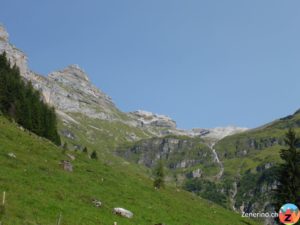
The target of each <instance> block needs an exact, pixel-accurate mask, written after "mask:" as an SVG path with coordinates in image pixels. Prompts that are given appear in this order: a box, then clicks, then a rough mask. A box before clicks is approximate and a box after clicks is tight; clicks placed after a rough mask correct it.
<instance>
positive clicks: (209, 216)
mask: <svg viewBox="0 0 300 225" xmlns="http://www.w3.org/2000/svg"><path fill="white" fill-rule="evenodd" d="M0 126H1V128H0V164H1V170H0V179H1V182H0V191H6V193H7V199H6V211H5V215H4V218H3V224H5V225H6V224H7V225H19V224H20V225H24V224H28V225H34V224H43V225H47V224H54V223H55V222H56V220H57V217H58V215H59V213H62V223H61V224H62V225H67V224H72V225H77V224H78V225H82V224H84V225H89V224H90V225H92V224H113V222H114V221H117V222H118V224H122V225H123V224H139V225H144V224H145V225H146V224H149V225H150V224H156V223H164V224H172V225H176V224H178V225H182V224H201V225H206V224H207V225H212V224H224V225H226V224H228V225H232V224H237V225H240V224H254V222H252V221H248V220H245V219H242V218H241V217H240V215H238V214H235V213H233V212H230V211H227V210H225V209H223V208H221V207H219V206H216V205H214V204H212V203H209V202H207V201H205V200H202V199H200V198H198V197H196V196H193V195H192V194H189V193H187V192H184V191H179V190H178V191H176V189H174V188H171V187H170V188H169V187H168V188H166V189H165V190H160V191H157V190H155V189H153V187H152V181H151V180H149V179H148V178H147V177H146V176H145V175H144V174H143V173H142V172H141V170H140V169H139V168H138V167H136V166H134V165H131V164H129V163H127V162H125V161H123V160H121V159H119V158H117V157H113V156H112V157H110V158H100V159H99V160H98V161H96V160H91V159H89V157H88V156H87V155H86V154H85V153H81V152H75V151H72V152H67V153H69V154H72V155H73V156H75V157H76V159H75V160H74V161H72V164H73V168H74V171H73V172H67V171H64V170H63V169H62V168H61V167H60V166H59V163H60V161H61V160H63V159H68V157H67V156H66V154H64V153H63V151H62V149H60V148H57V147H56V146H55V145H53V144H52V143H50V142H49V141H47V140H45V139H43V138H40V137H37V136H35V135H34V134H32V133H29V132H28V131H23V130H22V129H21V128H19V127H18V126H16V125H15V124H12V123H11V122H9V121H8V120H6V119H4V118H3V117H0ZM9 153H13V154H14V155H15V156H16V158H14V157H9V156H8V154H9ZM69 160H70V159H69ZM92 199H97V200H100V201H101V202H102V204H103V206H102V207H101V208H96V207H95V206H94V205H93V203H92ZM114 207H124V208H126V209H129V210H131V211H132V212H133V213H134V217H133V218H132V219H123V218H121V217H119V216H116V215H113V214H112V209H113V208H114ZM187 209H188V210H187Z"/></svg>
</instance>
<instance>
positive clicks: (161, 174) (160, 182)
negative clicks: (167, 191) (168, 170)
mask: <svg viewBox="0 0 300 225" xmlns="http://www.w3.org/2000/svg"><path fill="white" fill-rule="evenodd" d="M153 174H154V182H153V186H154V187H155V188H157V189H160V188H163V187H164V186H165V171H164V165H163V162H162V161H161V160H160V161H159V162H158V163H157V165H156V167H155V168H154V171H153Z"/></svg>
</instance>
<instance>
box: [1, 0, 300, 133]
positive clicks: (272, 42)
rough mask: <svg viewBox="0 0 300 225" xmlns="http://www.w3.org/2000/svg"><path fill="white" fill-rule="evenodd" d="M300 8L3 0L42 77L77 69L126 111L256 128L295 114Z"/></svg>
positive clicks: (212, 0) (267, 2) (188, 123)
mask: <svg viewBox="0 0 300 225" xmlns="http://www.w3.org/2000/svg"><path fill="white" fill-rule="evenodd" d="M299 8H300V2H299V1H282V0H264V1H261V0H251V1H243V0H234V1H233V0H227V1H224V0H218V1H217V0H209V1H204V0H203V1H202V0H188V1H184V0H181V1H178V0H151V1H149V0H148V1H146V0H105V1H102V0H84V1H83V0H81V1H79V0H72V1H71V0H64V1H62V0H51V1H40V0H26V1H17V0H2V1H1V13H0V22H2V23H3V24H4V25H5V26H6V27H7V29H8V31H9V33H10V40H11V42H12V43H14V44H15V45H16V46H17V47H19V48H20V49H22V50H24V51H25V52H26V53H27V55H28V57H29V59H30V61H29V64H30V67H31V68H32V69H33V70H34V71H36V72H39V73H41V74H47V73H49V72H51V71H54V70H57V69H61V68H64V67H66V66H67V65H69V64H79V65H80V66H81V67H82V68H83V69H84V70H85V71H86V72H87V73H88V74H89V76H90V78H91V80H92V81H93V82H94V84H95V85H96V86H97V87H99V88H100V89H102V90H103V91H104V92H106V93H107V94H108V95H110V96H111V97H112V98H113V100H114V102H115V103H116V105H117V106H118V107H119V108H120V109H121V110H123V111H133V110H136V109H144V110H148V111H153V112H156V113H160V114H166V115H169V116H171V117H172V118H174V119H175V120H176V121H177V123H178V126H179V127H181V128H191V127H216V126H226V125H238V126H246V127H256V126H259V125H262V124H264V123H266V122H270V121H272V120H273V119H276V118H279V117H282V116H285V115H287V114H291V113H293V112H294V111H295V110H297V109H298V108H300V98H299V96H300V88H299V86H300V85H299V84H300V73H299V72H300V63H299V62H300V29H299V23H300V13H299Z"/></svg>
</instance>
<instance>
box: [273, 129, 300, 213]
mask: <svg viewBox="0 0 300 225" xmlns="http://www.w3.org/2000/svg"><path fill="white" fill-rule="evenodd" d="M285 143H286V145H287V146H288V149H282V150H281V151H280V157H281V159H282V160H283V163H282V164H281V165H280V167H279V170H278V171H279V172H278V177H277V180H278V183H279V185H278V187H277V189H276V193H275V201H276V203H275V207H276V208H278V209H279V208H280V207H281V206H282V205H283V204H285V203H294V204H297V205H298V206H300V150H299V149H298V148H297V147H298V146H299V145H300V139H299V138H298V137H296V133H295V131H294V130H293V129H289V131H288V132H287V133H286V138H285Z"/></svg>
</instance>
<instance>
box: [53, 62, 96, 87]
mask: <svg viewBox="0 0 300 225" xmlns="http://www.w3.org/2000/svg"><path fill="white" fill-rule="evenodd" d="M49 77H50V78H52V79H55V80H57V81H69V82H72V83H78V82H83V83H89V82H90V80H89V78H88V75H87V74H86V73H85V72H84V70H83V69H81V68H80V67H79V66H78V65H76V64H74V65H69V66H67V67H66V68H64V69H62V70H59V71H56V72H53V73H50V74H49Z"/></svg>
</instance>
